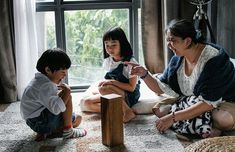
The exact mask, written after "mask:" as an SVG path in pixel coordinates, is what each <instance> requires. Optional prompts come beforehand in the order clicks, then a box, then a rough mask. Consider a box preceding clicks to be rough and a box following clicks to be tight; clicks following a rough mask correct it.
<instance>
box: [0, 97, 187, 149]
mask: <svg viewBox="0 0 235 152" xmlns="http://www.w3.org/2000/svg"><path fill="white" fill-rule="evenodd" d="M74 110H75V111H76V112H77V113H80V114H81V115H82V116H83V121H82V124H81V127H83V128H86V129H87V131H88V134H87V136H85V137H82V138H79V139H68V140H63V139H62V138H53V139H47V140H45V141H41V142H35V141H34V138H35V135H36V134H35V133H34V132H33V131H32V130H31V129H30V128H29V127H28V126H27V125H26V124H25V121H24V120H22V118H21V116H20V102H16V103H12V104H10V106H9V107H7V108H6V110H4V112H0V126H1V127H0V152H93V151H97V152H101V151H102V152H105V151H113V152H182V151H183V146H182V144H181V143H180V142H179V141H178V139H177V138H176V136H175V133H174V132H173V131H171V130H169V131H167V132H166V133H165V134H159V133H158V132H157V130H156V129H155V126H154V121H155V116H154V115H138V116H137V117H136V118H135V119H134V120H133V121H131V122H130V123H127V124H125V125H124V145H121V146H117V147H113V148H109V147H106V146H104V145H103V144H102V141H101V139H102V138H101V119H100V114H91V113H81V112H80V111H79V110H80V108H79V103H78V101H76V100H74Z"/></svg>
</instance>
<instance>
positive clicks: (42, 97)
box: [20, 73, 66, 119]
mask: <svg viewBox="0 0 235 152" xmlns="http://www.w3.org/2000/svg"><path fill="white" fill-rule="evenodd" d="M57 92H58V88H57V85H56V84H55V83H53V82H52V81H51V80H50V79H48V77H47V76H45V75H44V74H41V73H36V74H35V78H34V79H33V80H31V82H30V83H29V85H28V86H27V87H26V89H25V91H24V93H23V96H22V100H21V103H20V112H21V116H22V118H23V119H28V118H35V117H38V116H39V115H40V113H41V112H42V111H43V110H44V109H45V108H47V109H48V110H49V111H50V112H52V113H53V114H55V115H57V114H59V113H61V112H64V111H65V110H66V107H65V104H64V102H63V100H62V99H61V98H60V97H59V96H58V95H57Z"/></svg>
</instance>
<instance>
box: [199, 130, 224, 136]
mask: <svg viewBox="0 0 235 152" xmlns="http://www.w3.org/2000/svg"><path fill="white" fill-rule="evenodd" d="M221 133H222V132H221V131H220V130H219V129H216V128H212V130H211V133H210V134H208V133H205V134H202V138H212V137H218V136H220V135H221Z"/></svg>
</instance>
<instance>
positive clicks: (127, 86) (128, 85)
mask: <svg viewBox="0 0 235 152" xmlns="http://www.w3.org/2000/svg"><path fill="white" fill-rule="evenodd" d="M136 82H137V76H133V77H131V78H130V79H129V83H123V82H119V81H117V80H106V81H105V82H103V83H102V85H103V86H105V85H114V86H116V87H118V88H120V89H122V90H125V91H129V92H133V91H134V90H135V87H136Z"/></svg>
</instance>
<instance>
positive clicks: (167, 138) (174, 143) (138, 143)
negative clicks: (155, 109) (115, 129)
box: [76, 113, 184, 152]
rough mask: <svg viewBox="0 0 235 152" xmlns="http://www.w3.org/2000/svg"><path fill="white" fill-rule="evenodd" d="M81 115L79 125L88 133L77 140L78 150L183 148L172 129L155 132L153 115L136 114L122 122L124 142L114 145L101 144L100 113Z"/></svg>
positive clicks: (178, 151) (174, 151)
mask: <svg viewBox="0 0 235 152" xmlns="http://www.w3.org/2000/svg"><path fill="white" fill-rule="evenodd" d="M82 116H83V123H82V124H81V127H83V128H86V129H87V131H88V134H87V136H85V137H83V138H80V139H78V140H77V146H76V147H77V151H78V152H104V151H112V152H182V151H183V149H184V148H183V146H182V144H181V143H180V142H179V141H178V139H177V138H176V136H175V133H174V132H173V131H171V130H168V131H167V132H166V133H165V134H159V133H158V132H157V130H156V128H155V126H154V121H155V119H156V118H155V116H154V115H137V117H136V118H135V119H133V120H132V121H131V122H129V123H126V124H124V144H123V145H120V146H115V147H107V146H105V145H103V144H102V135H101V134H102V133H101V119H100V114H89V113H83V114H82Z"/></svg>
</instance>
